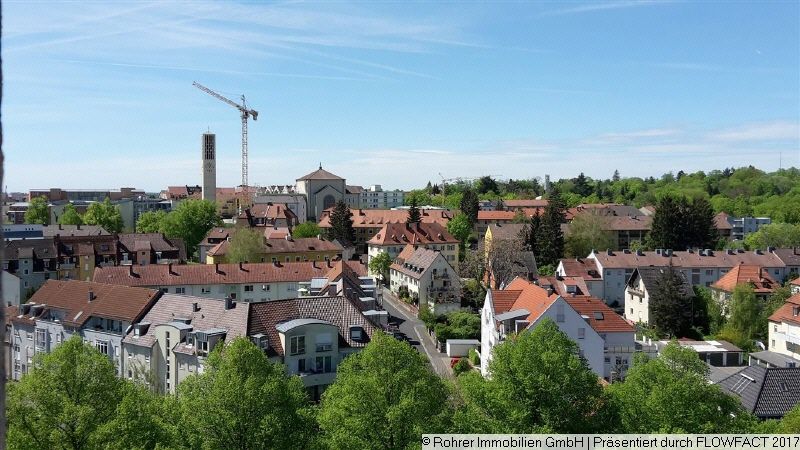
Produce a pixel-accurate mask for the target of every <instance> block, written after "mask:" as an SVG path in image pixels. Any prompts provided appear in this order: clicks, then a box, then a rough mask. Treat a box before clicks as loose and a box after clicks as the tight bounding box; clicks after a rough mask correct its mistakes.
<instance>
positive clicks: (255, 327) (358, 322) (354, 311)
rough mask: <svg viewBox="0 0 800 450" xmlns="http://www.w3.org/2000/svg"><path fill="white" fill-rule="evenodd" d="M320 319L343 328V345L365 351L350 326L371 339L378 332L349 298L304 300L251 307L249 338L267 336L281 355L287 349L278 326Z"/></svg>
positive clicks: (268, 303) (291, 300)
mask: <svg viewBox="0 0 800 450" xmlns="http://www.w3.org/2000/svg"><path fill="white" fill-rule="evenodd" d="M297 319H317V320H324V321H326V322H329V323H331V324H333V325H334V326H336V327H337V328H339V345H340V346H341V345H345V346H350V347H363V346H364V345H366V341H368V339H367V340H365V342H357V341H354V340H353V339H351V337H350V332H349V330H350V326H360V327H362V328H363V329H364V331H365V332H366V334H367V336H369V337H371V336H372V334H373V333H374V331H375V329H376V328H375V326H374V325H372V322H370V321H369V320H368V319H367V318H366V317H364V315H363V314H362V313H361V310H360V309H359V308H358V307H357V306H356V305H355V304H353V302H352V301H350V300H348V299H346V298H345V297H302V298H294V299H288V300H276V301H271V302H265V303H253V304H251V305H250V324H249V326H248V330H247V333H248V335H253V334H257V333H263V334H265V335H267V337H268V339H269V345H270V347H271V348H272V349H274V350H275V352H276V353H277V354H278V355H283V354H284V353H285V349H284V348H283V346H282V345H281V340H280V334H279V332H278V329H277V326H278V325H279V324H281V323H285V322H288V321H291V320H297Z"/></svg>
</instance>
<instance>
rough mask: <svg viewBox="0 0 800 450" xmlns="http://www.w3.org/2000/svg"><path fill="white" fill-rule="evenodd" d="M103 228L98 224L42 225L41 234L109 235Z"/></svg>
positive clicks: (48, 235) (46, 235)
mask: <svg viewBox="0 0 800 450" xmlns="http://www.w3.org/2000/svg"><path fill="white" fill-rule="evenodd" d="M110 234H111V233H109V232H108V231H106V229H105V228H103V227H101V226H100V225H60V224H59V225H44V226H42V235H43V236H44V237H54V236H56V235H60V236H97V235H110Z"/></svg>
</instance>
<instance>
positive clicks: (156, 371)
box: [122, 294, 250, 394]
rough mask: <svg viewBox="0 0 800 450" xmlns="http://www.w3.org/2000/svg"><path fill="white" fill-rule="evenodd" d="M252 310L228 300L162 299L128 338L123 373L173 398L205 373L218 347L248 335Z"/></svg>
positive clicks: (135, 325)
mask: <svg viewBox="0 0 800 450" xmlns="http://www.w3.org/2000/svg"><path fill="white" fill-rule="evenodd" d="M249 309H250V305H249V304H247V303H236V302H234V301H232V300H230V299H226V300H223V301H220V300H213V299H209V298H203V297H193V296H188V295H174V294H163V295H162V296H161V298H159V299H158V301H157V302H156V303H155V305H153V307H152V308H150V310H149V311H148V312H147V314H145V315H144V317H142V318H141V320H140V321H138V322H137V323H135V324H134V325H133V327H132V329H131V331H130V333H128V334H127V335H126V336H125V338H124V340H123V342H122V346H123V351H124V359H125V370H124V371H123V372H122V374H123V375H124V376H125V377H126V378H128V379H132V380H139V381H142V382H145V383H147V384H149V385H150V386H151V387H152V388H153V389H154V390H156V391H157V392H160V393H171V394H174V393H175V389H176V388H177V386H178V384H179V383H180V382H182V381H183V380H184V379H185V378H186V377H188V376H190V375H193V374H197V373H203V371H204V370H205V363H206V358H207V357H208V355H209V354H210V353H211V352H212V351H213V350H214V348H215V347H216V345H218V344H222V343H223V342H225V341H226V340H227V341H231V340H233V339H235V338H237V337H239V336H246V334H247V325H248V319H249Z"/></svg>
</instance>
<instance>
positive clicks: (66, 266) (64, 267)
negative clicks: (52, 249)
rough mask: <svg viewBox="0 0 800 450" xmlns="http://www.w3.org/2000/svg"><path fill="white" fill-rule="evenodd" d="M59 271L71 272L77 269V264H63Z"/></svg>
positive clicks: (59, 266)
mask: <svg viewBox="0 0 800 450" xmlns="http://www.w3.org/2000/svg"><path fill="white" fill-rule="evenodd" d="M58 268H59V269H63V270H70V269H74V268H75V263H61V264H59V265H58Z"/></svg>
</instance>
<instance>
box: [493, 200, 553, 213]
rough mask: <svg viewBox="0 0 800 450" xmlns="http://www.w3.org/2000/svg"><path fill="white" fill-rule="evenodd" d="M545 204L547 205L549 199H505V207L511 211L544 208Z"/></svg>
mask: <svg viewBox="0 0 800 450" xmlns="http://www.w3.org/2000/svg"><path fill="white" fill-rule="evenodd" d="M545 206H547V200H544V199H524V200H503V208H504V209H506V210H509V211H517V210H524V209H535V210H544V208H545Z"/></svg>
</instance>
